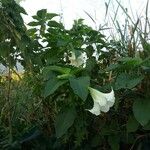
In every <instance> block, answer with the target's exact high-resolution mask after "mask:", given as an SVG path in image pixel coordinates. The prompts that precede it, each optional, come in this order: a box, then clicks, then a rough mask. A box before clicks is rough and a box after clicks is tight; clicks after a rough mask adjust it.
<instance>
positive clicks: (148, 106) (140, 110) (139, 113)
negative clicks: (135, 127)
mask: <svg viewBox="0 0 150 150" xmlns="http://www.w3.org/2000/svg"><path fill="white" fill-rule="evenodd" d="M133 113H134V116H135V118H136V120H137V121H138V122H139V123H140V124H141V125H142V126H145V125H146V124H147V123H148V122H149V121H150V101H149V100H148V99H137V100H136V101H135V102H134V104H133Z"/></svg>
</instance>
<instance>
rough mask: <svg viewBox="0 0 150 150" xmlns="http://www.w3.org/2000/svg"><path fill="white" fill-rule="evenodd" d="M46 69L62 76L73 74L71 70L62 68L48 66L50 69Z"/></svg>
mask: <svg viewBox="0 0 150 150" xmlns="http://www.w3.org/2000/svg"><path fill="white" fill-rule="evenodd" d="M45 69H46V70H49V71H54V72H58V73H61V74H69V73H70V72H71V69H70V68H67V67H60V66H48V67H45Z"/></svg>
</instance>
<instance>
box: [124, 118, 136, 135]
mask: <svg viewBox="0 0 150 150" xmlns="http://www.w3.org/2000/svg"><path fill="white" fill-rule="evenodd" d="M138 127H139V123H138V121H137V120H136V119H135V118H134V116H130V117H129V120H128V122H127V125H126V128H127V132H135V131H136V130H137V129H138Z"/></svg>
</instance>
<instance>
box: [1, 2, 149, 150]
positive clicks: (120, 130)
mask: <svg viewBox="0 0 150 150" xmlns="http://www.w3.org/2000/svg"><path fill="white" fill-rule="evenodd" d="M148 2H149V1H147V6H146V13H145V18H144V21H145V23H144V24H143V23H142V21H141V18H137V20H136V21H135V22H134V21H133V20H132V18H131V17H130V16H129V14H128V13H127V11H126V10H125V9H124V8H123V7H122V5H121V4H120V3H119V2H118V7H120V8H122V10H123V11H124V13H125V15H126V24H125V25H124V28H123V29H122V28H121V27H120V25H119V22H118V21H117V20H116V18H115V17H114V18H112V17H111V18H112V20H111V22H112V23H113V24H114V27H115V31H117V35H116V37H117V38H115V35H112V36H111V37H109V38H108V37H107V36H105V35H104V33H103V30H104V28H99V29H97V30H95V29H92V28H91V27H89V26H87V25H85V24H84V20H83V19H79V20H76V21H74V24H73V26H72V28H71V29H69V30H67V29H65V27H64V25H63V24H62V23H61V22H58V21H56V20H55V18H57V17H59V15H58V14H55V13H48V12H47V10H46V9H42V10H39V11H38V12H37V14H36V15H35V16H33V21H32V22H30V23H29V24H28V25H29V26H30V28H29V29H28V28H26V26H25V25H24V21H23V19H22V17H21V15H20V14H21V13H23V14H26V12H25V10H24V9H23V8H22V7H21V6H19V5H18V4H16V3H15V1H14V0H1V6H0V18H1V24H0V63H1V64H3V65H4V66H6V67H7V69H8V72H7V73H6V74H5V75H1V76H0V149H2V150H3V149H4V150H5V149H6V150H8V149H9V150H12V149H15V150H17V149H24V150H30V149H31V150H33V149H35V150H40V149H41V150H50V149H56V150H57V149H58V150H59V149H62V150H63V149H64V150H66V149H69V150H76V149H77V150H78V149H81V150H82V149H83V150H88V149H89V150H92V149H94V150H96V149H97V150H98V149H101V150H119V149H121V150H124V149H125V150H128V149H129V150H133V149H138V150H147V149H149V147H150V142H149V141H150V133H149V131H150V115H149V114H150V91H149V89H150V74H149V73H150V43H149V35H150V34H149V32H150V22H149V18H148ZM107 6H108V4H107ZM107 8H108V7H107ZM107 11H108V9H107ZM116 14H117V11H116ZM72 53H75V56H76V58H78V57H79V56H80V55H82V54H84V55H85V56H86V60H85V61H84V63H83V64H82V65H80V66H74V65H71V62H70V56H71V54H72ZM18 62H19V63H21V65H22V66H23V67H24V72H23V73H22V74H20V73H17V71H16V69H15V67H16V64H17V63H18ZM89 86H91V87H93V88H95V89H98V90H100V91H102V92H109V91H110V89H111V87H113V89H114V91H115V98H116V100H115V106H114V107H113V108H111V110H110V111H109V112H108V113H103V114H101V115H99V116H95V115H93V114H91V113H90V112H88V111H86V109H90V108H92V106H93V100H92V98H91V96H90V95H89V91H88V90H87V88H88V87H89Z"/></svg>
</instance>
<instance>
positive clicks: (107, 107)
mask: <svg viewBox="0 0 150 150" xmlns="http://www.w3.org/2000/svg"><path fill="white" fill-rule="evenodd" d="M109 109H110V107H109V105H105V106H101V107H100V111H102V112H108V111H109Z"/></svg>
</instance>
